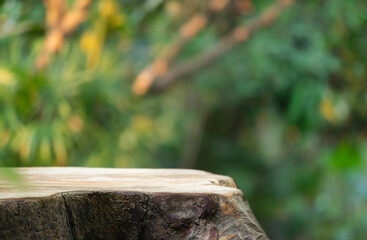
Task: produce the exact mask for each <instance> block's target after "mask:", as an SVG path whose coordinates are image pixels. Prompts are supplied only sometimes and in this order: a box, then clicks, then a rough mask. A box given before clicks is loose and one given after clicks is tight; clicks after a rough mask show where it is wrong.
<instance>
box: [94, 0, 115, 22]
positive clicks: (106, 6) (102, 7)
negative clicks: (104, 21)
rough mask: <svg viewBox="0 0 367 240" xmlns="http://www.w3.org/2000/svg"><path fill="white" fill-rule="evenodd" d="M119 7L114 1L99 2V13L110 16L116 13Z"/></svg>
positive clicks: (106, 16) (105, 16)
mask: <svg viewBox="0 0 367 240" xmlns="http://www.w3.org/2000/svg"><path fill="white" fill-rule="evenodd" d="M117 9H118V6H117V4H116V3H114V2H113V1H108V0H107V1H102V2H101V3H100V4H99V14H100V15H101V16H102V17H103V18H109V17H111V16H113V15H115V14H116V10H117Z"/></svg>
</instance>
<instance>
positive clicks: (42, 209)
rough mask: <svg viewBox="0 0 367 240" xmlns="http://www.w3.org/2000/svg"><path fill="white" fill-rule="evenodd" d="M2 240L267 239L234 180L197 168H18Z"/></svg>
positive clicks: (0, 214)
mask: <svg viewBox="0 0 367 240" xmlns="http://www.w3.org/2000/svg"><path fill="white" fill-rule="evenodd" d="M16 171H17V172H19V173H20V174H21V175H22V176H23V178H24V179H25V182H26V183H27V184H28V185H29V187H26V188H21V189H20V188H16V187H14V186H10V185H7V184H6V183H5V182H3V181H0V239H1V240H5V239H9V240H18V239H20V240H21V239H86V240H94V239H108V240H113V239H198V240H199V239H200V240H202V239H203V240H212V239H220V240H230V239H233V240H234V239H248V240H252V239H254V240H255V239H256V240H264V239H268V237H267V236H266V234H265V233H264V231H263V230H262V229H261V227H260V225H259V223H258V222H257V220H256V218H255V216H254V215H253V213H252V212H251V209H250V207H249V205H248V203H247V202H246V200H245V198H244V196H243V194H242V192H241V191H240V190H239V189H238V188H237V187H236V184H235V183H234V181H233V179H232V178H230V177H226V176H220V175H215V174H211V173H207V172H203V171H197V170H182V169H177V170H173V169H102V168H79V167H77V168H73V167H66V168H64V167H63V168H57V167H52V168H43V167H42V168H17V169H16Z"/></svg>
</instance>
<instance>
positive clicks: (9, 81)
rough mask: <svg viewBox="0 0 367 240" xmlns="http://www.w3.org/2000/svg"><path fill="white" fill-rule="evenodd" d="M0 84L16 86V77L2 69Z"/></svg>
mask: <svg viewBox="0 0 367 240" xmlns="http://www.w3.org/2000/svg"><path fill="white" fill-rule="evenodd" d="M0 84H3V85H5V86H11V85H14V84H15V77H14V75H13V73H12V72H10V71H8V70H7V69H4V68H0Z"/></svg>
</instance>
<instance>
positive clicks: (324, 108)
mask: <svg viewBox="0 0 367 240" xmlns="http://www.w3.org/2000/svg"><path fill="white" fill-rule="evenodd" d="M320 111H321V114H322V116H323V117H324V118H325V119H326V120H327V121H329V122H332V123H334V122H335V120H336V114H335V109H334V106H333V103H332V102H331V100H330V99H329V98H324V99H323V100H322V101H321V105H320Z"/></svg>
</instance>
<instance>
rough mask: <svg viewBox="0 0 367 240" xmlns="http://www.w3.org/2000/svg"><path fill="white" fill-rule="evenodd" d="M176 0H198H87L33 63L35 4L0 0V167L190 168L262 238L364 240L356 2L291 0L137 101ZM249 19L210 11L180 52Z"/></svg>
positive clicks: (366, 217) (364, 70)
mask: <svg viewBox="0 0 367 240" xmlns="http://www.w3.org/2000/svg"><path fill="white" fill-rule="evenodd" d="M69 2H70V3H73V1H69ZM271 3H272V1H267V0H263V1H256V2H254V4H255V9H256V10H257V12H258V11H261V9H264V8H265V7H266V6H268V5H269V4H271ZM185 4H186V5H188V4H189V5H190V9H191V10H190V11H196V12H199V11H201V8H202V7H203V5H204V4H202V3H201V4H199V1H193V0H187V1H177V2H176V1H165V0H147V1H131V0H121V1H117V0H116V1H112V0H111V1H103V0H100V1H97V0H96V1H93V3H92V5H91V7H90V9H89V15H88V18H87V20H86V21H85V22H84V23H83V24H81V25H80V26H79V27H78V28H77V29H76V31H74V32H73V33H72V34H69V35H68V36H67V37H66V39H65V41H64V43H63V46H62V48H61V50H60V52H58V53H57V54H54V55H53V56H51V59H50V62H49V64H48V66H47V68H46V69H45V70H43V71H36V69H35V62H36V59H37V56H38V55H39V54H40V52H41V51H42V46H43V44H44V41H45V35H46V29H45V27H44V26H45V17H46V10H45V7H44V5H43V4H41V2H40V1H32V0H23V1H20V0H2V1H0V112H1V115H0V159H1V161H0V164H1V165H2V166H7V167H9V166H40V165H42V166H51V165H59V166H63V165H69V166H76V165H78V166H96V167H97V166H98V167H182V166H185V167H193V168H199V169H203V170H208V171H211V172H215V173H219V174H226V175H230V176H232V177H233V178H234V179H235V180H236V182H237V183H238V185H239V187H240V188H241V189H242V190H243V191H244V193H245V195H246V198H247V199H248V200H249V202H250V204H251V206H252V208H253V210H254V213H255V215H256V216H257V217H258V219H259V221H260V223H261V224H262V226H263V227H264V228H265V230H266V232H267V233H268V234H269V236H270V238H271V239H302V240H303V239H337V240H344V239H346V240H349V239H361V240H362V239H365V236H366V235H367V229H366V226H367V214H366V213H367V204H366V203H367V175H366V173H367V165H366V163H367V161H366V159H367V151H366V149H367V148H366V147H367V128H366V122H367V88H366V85H367V81H366V78H367V44H366V39H367V15H366V13H367V2H366V1H365V0H348V1H345V0H310V1H300V0H299V1H295V4H294V6H293V7H292V8H290V9H289V10H287V11H286V12H285V13H284V14H282V16H281V17H280V19H279V20H277V21H276V22H275V23H274V24H273V25H272V26H271V27H269V28H267V29H265V30H262V31H259V32H256V33H255V34H254V35H253V36H252V37H251V38H250V39H249V40H248V41H247V42H246V43H245V44H243V45H241V46H238V47H237V48H236V49H235V50H233V51H230V52H228V54H226V56H225V57H223V58H221V59H220V60H219V61H217V62H216V64H215V65H214V66H211V67H209V68H207V69H203V70H202V71H201V72H199V73H198V74H197V75H195V76H194V77H192V78H190V79H188V81H185V82H184V83H180V84H177V85H176V86H174V87H172V88H170V89H168V90H167V91H165V92H163V93H160V94H156V95H149V96H144V97H136V96H134V95H133V94H132V92H131V86H132V83H133V80H134V78H135V77H136V75H137V74H138V73H139V72H140V71H141V70H142V69H143V68H144V67H145V66H146V65H148V64H149V63H150V62H151V61H152V60H153V59H154V58H155V57H156V56H157V55H159V53H160V52H161V51H162V50H163V49H164V46H166V45H167V44H169V43H170V42H171V41H172V40H173V39H174V38H175V36H176V34H177V29H178V28H179V27H180V26H181V25H182V24H183V23H184V22H185V19H186V18H187V16H186V15H185V14H186V12H187V11H184V10H185V9H184V8H185V6H186V5H185ZM186 7H187V6H186ZM177 9H178V11H177ZM186 10H187V9H186ZM190 11H189V12H190ZM256 14H257V13H253V14H250V15H246V16H239V15H236V14H231V15H230V16H228V15H225V14H223V15H219V16H218V17H217V18H216V19H215V21H214V22H213V23H212V24H211V25H210V27H207V28H206V29H205V30H204V32H203V33H201V34H199V35H198V36H196V37H195V39H194V40H193V41H192V42H191V43H190V44H189V45H188V46H187V47H186V48H185V49H184V51H183V52H182V53H181V54H180V56H179V59H188V58H190V57H192V56H194V55H196V54H198V53H200V52H201V51H202V50H203V49H206V48H207V47H208V46H209V45H212V44H214V43H215V42H217V41H219V39H220V37H221V35H222V34H223V26H225V27H224V28H231V27H233V24H236V23H238V22H246V20H248V18H251V17H254V16H256ZM224 30H225V29H224ZM224 32H225V31H224ZM198 138H199V140H198ZM193 144H194V145H195V146H192V145H193ZM187 151H189V153H188V152H187ZM11 176H13V175H11ZM13 177H14V176H13Z"/></svg>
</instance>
